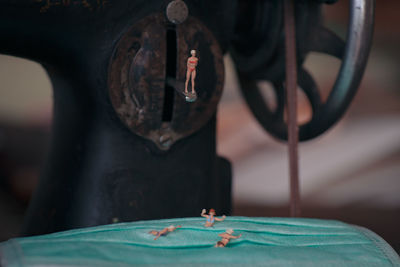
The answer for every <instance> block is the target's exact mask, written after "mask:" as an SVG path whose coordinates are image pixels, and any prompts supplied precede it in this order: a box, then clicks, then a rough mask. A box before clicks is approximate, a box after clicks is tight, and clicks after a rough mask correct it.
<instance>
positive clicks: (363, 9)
mask: <svg viewBox="0 0 400 267" xmlns="http://www.w3.org/2000/svg"><path fill="white" fill-rule="evenodd" d="M374 6H375V2H374V1H373V0H352V1H350V22H349V26H348V33H347V42H346V43H344V41H342V40H341V39H340V38H339V37H338V36H337V35H335V34H334V33H333V32H331V31H330V30H328V29H326V28H323V27H322V26H317V27H315V29H314V32H307V31H305V33H306V34H305V35H309V36H311V37H305V38H306V39H307V38H308V42H305V43H306V44H304V43H303V40H301V41H299V40H300V38H301V37H302V36H299V35H298V33H299V30H298V29H297V31H296V32H297V46H298V54H299V55H300V56H299V58H300V60H299V61H298V69H299V70H298V85H299V87H300V88H301V89H302V90H303V91H304V93H305V95H306V96H307V98H308V99H309V101H310V104H311V108H312V118H311V119H310V120H309V121H308V122H306V123H305V124H303V125H300V126H299V139H300V140H303V141H304V140H308V139H311V138H314V137H316V136H318V135H320V134H321V133H323V132H324V131H326V130H327V129H328V128H330V127H331V126H332V125H333V124H334V123H336V122H337V121H338V120H339V119H340V118H341V116H342V115H343V114H344V112H345V111H346V109H347V108H348V106H349V104H350V102H351V100H352V99H353V97H354V95H355V93H356V91H357V88H358V86H359V83H360V81H361V78H362V75H363V72H364V70H365V66H366V63H367V58H368V54H369V50H370V46H371V39H372V32H373V17H374ZM298 9H299V6H297V10H296V11H298ZM300 12H301V11H300ZM299 17H301V16H299ZM301 23H302V22H301V21H297V22H296V25H299V27H302V24H301ZM312 51H314V52H321V53H325V54H328V55H331V56H334V57H336V58H339V59H340V60H342V63H341V67H340V71H339V74H338V78H337V80H336V82H335V84H334V87H333V89H332V91H331V93H330V95H329V97H328V98H327V100H326V102H324V103H323V102H322V100H321V97H320V95H319V92H318V89H317V85H316V84H315V82H314V80H313V78H312V77H311V75H309V74H308V72H307V71H306V70H305V69H303V68H302V67H301V63H302V62H303V59H304V57H305V55H306V54H307V53H308V52H312ZM235 52H237V51H236V50H235V51H234V53H233V57H234V59H235V60H236V63H238V60H239V64H240V60H243V58H240V55H238V54H239V53H235ZM302 57H303V58H302ZM258 58H259V57H258ZM253 59H254V58H253ZM252 64H253V66H256V65H257V64H258V65H259V66H260V62H255V61H254V60H253V62H252ZM240 65H241V64H240ZM250 65H251V64H250ZM269 65H271V64H269ZM247 66H249V65H247ZM270 69H271V67H269V70H267V69H266V68H265V71H264V73H262V72H261V71H258V70H262V68H260V67H258V70H257V72H258V73H259V74H256V75H253V76H252V75H249V73H250V71H249V69H248V70H245V71H241V70H240V67H239V69H238V76H239V80H240V83H241V91H242V93H243V96H244V98H245V100H246V102H247V103H248V105H249V107H250V109H251V111H252V112H253V114H254V116H255V117H256V118H257V120H258V121H259V122H260V124H261V125H262V126H263V127H264V129H265V130H266V131H268V132H269V133H270V134H272V135H273V136H275V137H277V138H279V139H284V140H285V139H287V125H286V122H285V120H284V105H285V96H284V87H283V86H284V75H275V77H274V75H271V71H270ZM275 72H276V71H275ZM282 72H283V68H282ZM253 73H254V72H253ZM260 73H261V74H260ZM283 73H284V72H283ZM257 80H258V81H260V80H269V81H270V82H271V83H272V85H273V89H274V91H275V93H276V100H277V101H276V102H277V108H276V109H275V110H272V109H271V108H270V107H269V106H268V105H267V103H266V102H265V101H264V99H263V97H262V95H261V91H260V88H259V87H258V85H257Z"/></svg>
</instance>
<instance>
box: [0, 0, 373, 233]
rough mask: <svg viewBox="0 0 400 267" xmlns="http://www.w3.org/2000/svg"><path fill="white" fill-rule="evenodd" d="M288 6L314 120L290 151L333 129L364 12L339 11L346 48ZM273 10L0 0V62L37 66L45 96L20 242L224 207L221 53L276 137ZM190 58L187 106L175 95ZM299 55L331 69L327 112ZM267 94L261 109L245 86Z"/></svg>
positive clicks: (279, 47)
mask: <svg viewBox="0 0 400 267" xmlns="http://www.w3.org/2000/svg"><path fill="white" fill-rule="evenodd" d="M335 2H336V1H332V0H326V1H323V0H309V1H296V6H295V13H296V40H297V41H296V44H297V66H298V74H299V76H298V83H299V86H300V87H301V89H302V90H303V91H304V93H305V94H306V96H307V97H308V99H309V101H310V103H311V106H312V109H313V116H312V118H311V120H310V121H309V122H307V123H306V124H304V125H302V126H300V129H299V138H300V140H308V139H311V138H313V137H316V136H318V135H320V134H322V133H323V132H324V131H325V130H327V129H328V128H330V127H331V126H332V125H333V124H334V123H335V122H337V121H338V120H339V119H340V118H341V116H342V115H343V113H344V112H345V111H346V109H347V107H348V105H349V103H350V102H351V100H352V98H353V96H354V94H355V92H356V90H357V87H358V85H359V82H360V79H361V77H362V74H363V71H364V68H365V65H366V61H367V57H368V53H369V49H370V45H371V36H372V29H373V10H374V1H372V0H351V1H349V2H350V10H351V19H350V24H349V28H348V36H347V40H346V42H344V41H343V40H341V39H340V38H339V37H337V36H336V35H335V34H334V33H333V32H331V31H330V30H328V29H326V28H324V27H323V25H322V20H321V6H322V5H323V4H325V3H330V4H334V3H335ZM282 3H283V1H280V0H254V1H247V0H217V1H215V0H214V1H211V0H185V1H181V0H174V1H171V0H107V1H106V0H19V1H12V0H2V1H0V36H1V42H0V53H4V54H9V55H14V56H19V57H24V58H29V59H32V60H35V61H37V62H39V63H41V64H42V65H43V67H44V68H45V69H46V70H47V72H48V74H49V76H50V78H51V81H52V84H53V87H54V122H53V141H52V149H51V152H50V155H49V158H48V162H47V165H46V166H47V167H46V169H45V170H44V172H43V174H42V176H41V178H40V184H39V186H38V189H37V192H36V193H35V195H34V198H33V200H32V201H31V204H30V207H29V211H28V214H27V216H26V220H25V225H24V230H23V234H24V235H33V234H43V233H49V232H55V231H61V230H65V229H71V228H79V227H85V226H94V225H100V224H108V223H112V222H113V221H120V222H122V221H133V220H139V219H160V218H170V217H185V216H197V215H198V211H200V210H201V209H202V208H204V207H211V206H212V207H214V208H215V209H217V210H218V211H219V212H220V213H221V214H222V213H225V214H229V211H230V208H231V202H230V199H231V195H230V190H231V166H230V163H229V162H228V161H227V160H226V159H223V158H221V157H219V156H218V155H216V146H215V124H216V119H215V114H216V109H217V105H218V101H219V99H220V96H221V93H222V88H223V83H224V65H223V60H222V59H223V55H225V54H226V53H228V52H229V53H231V55H232V57H233V59H234V61H235V65H236V68H237V71H238V75H239V80H240V83H241V90H242V93H243V96H244V98H245V100H246V102H247V103H248V105H249V107H250V109H251V110H252V112H253V114H254V116H255V117H256V118H257V120H258V121H259V122H260V124H261V125H262V126H263V127H264V128H265V130H266V131H268V132H269V133H270V134H272V135H273V136H275V137H277V138H280V139H286V138H287V125H286V122H285V120H284V115H283V113H284V105H285V100H284V90H283V84H284V80H285V52H284V38H285V35H284V33H283V11H282V9H283V4H282ZM191 49H196V51H198V57H199V59H200V60H199V67H198V68H199V71H198V73H197V77H196V84H197V86H198V88H200V89H199V91H198V99H197V100H196V101H195V102H193V103H188V102H186V101H185V99H184V98H183V97H182V96H181V95H180V92H181V91H182V85H183V82H184V80H185V74H186V60H187V57H188V56H189V55H190V54H189V52H190V50H191ZM311 51H317V52H321V53H326V54H329V55H332V56H334V57H337V58H339V59H340V60H342V65H341V69H340V73H339V75H338V78H337V80H336V83H335V85H334V88H333V89H332V92H331V94H330V96H329V97H328V99H327V101H326V102H323V101H322V100H321V97H320V95H319V93H318V88H317V86H316V84H315V83H314V81H313V79H312V77H311V76H310V75H309V74H308V73H307V71H306V70H304V69H303V68H302V64H303V62H304V60H305V57H306V56H307V54H308V53H309V52H311ZM259 80H267V81H270V82H271V83H272V84H273V85H274V89H275V93H276V96H277V102H278V106H277V108H276V109H275V110H272V109H271V108H269V107H268V105H267V104H266V103H265V102H264V100H263V98H262V97H261V95H260V90H259V88H258V87H257V82H256V81H259Z"/></svg>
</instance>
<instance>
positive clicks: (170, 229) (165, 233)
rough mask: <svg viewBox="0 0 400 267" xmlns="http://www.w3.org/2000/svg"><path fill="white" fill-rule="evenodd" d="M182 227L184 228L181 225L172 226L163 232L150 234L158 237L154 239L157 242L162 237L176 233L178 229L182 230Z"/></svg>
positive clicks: (152, 231)
mask: <svg viewBox="0 0 400 267" xmlns="http://www.w3.org/2000/svg"><path fill="white" fill-rule="evenodd" d="M181 227H182V226H181V225H178V226H173V225H170V226H168V227H165V228H164V229H162V230H161V231H156V230H151V231H150V232H149V234H152V235H155V236H156V237H155V238H154V240H157V239H158V238H159V237H160V236H166V235H167V234H168V233H170V232H173V231H175V229H176V228H181Z"/></svg>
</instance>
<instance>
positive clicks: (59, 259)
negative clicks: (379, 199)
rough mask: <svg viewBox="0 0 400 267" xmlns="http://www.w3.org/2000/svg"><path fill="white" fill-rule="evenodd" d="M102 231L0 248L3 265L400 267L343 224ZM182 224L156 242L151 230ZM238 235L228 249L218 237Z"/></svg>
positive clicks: (142, 225)
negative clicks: (230, 232) (229, 233)
mask: <svg viewBox="0 0 400 267" xmlns="http://www.w3.org/2000/svg"><path fill="white" fill-rule="evenodd" d="M204 223H205V219H204V218H181V219H167V220H153V221H139V222H131V223H119V224H111V225H103V226H97V227H91V228H83V229H76V230H70V231H65V232H58V233H53V234H48V235H42V236H34V237H26V238H15V239H11V240H9V241H7V242H3V243H0V258H1V266H98V267H100V266H130V265H135V264H137V265H157V266H160V265H169V266H217V265H218V266H363V267H365V266H400V258H399V256H398V255H397V254H396V252H395V251H394V250H393V249H392V248H391V247H390V246H389V245H388V244H387V243H386V242H385V241H384V240H383V239H382V238H380V237H379V236H377V235H376V234H375V233H373V232H371V231H369V230H367V229H365V228H362V227H358V226H353V225H349V224H346V223H343V222H339V221H332V220H318V219H304V218H248V217H227V218H226V219H225V221H223V222H216V223H215V225H214V226H213V227H208V228H206V227H204ZM170 225H175V226H176V225H182V227H181V228H177V229H176V230H175V231H173V232H171V233H168V234H167V235H165V236H161V237H160V238H158V239H157V240H154V236H153V235H151V234H149V231H151V230H157V231H159V230H162V229H163V228H165V227H168V226H170ZM227 229H233V230H234V233H233V235H239V234H242V236H241V237H240V238H238V239H232V240H231V241H230V242H229V243H228V245H227V246H226V247H224V248H218V247H214V246H215V244H216V243H217V242H218V241H220V240H221V237H220V236H218V234H221V233H224V232H225V231H226V230H227Z"/></svg>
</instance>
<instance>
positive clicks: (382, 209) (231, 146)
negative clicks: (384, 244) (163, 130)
mask: <svg viewBox="0 0 400 267" xmlns="http://www.w3.org/2000/svg"><path fill="white" fill-rule="evenodd" d="M347 5H348V1H338V3H336V4H335V5H330V6H325V7H324V17H325V25H326V26H328V27H329V28H330V29H332V30H333V31H335V32H336V33H337V34H339V35H340V36H342V37H343V38H345V36H346V26H347V22H348V8H347ZM398 10H400V2H399V1H396V0H385V1H377V6H376V22H375V34H374V43H373V46H372V50H371V54H370V59H369V63H368V66H367V69H366V72H365V75H364V79H363V81H362V84H361V87H360V89H359V91H358V93H357V95H356V97H355V100H354V101H353V103H352V105H351V106H350V109H349V111H348V112H347V113H346V115H345V116H344V118H343V119H342V120H341V121H340V122H339V123H338V124H336V125H335V126H334V127H333V128H332V129H330V130H329V131H328V132H326V133H325V134H323V135H322V136H320V137H318V138H316V139H313V140H311V141H308V142H305V143H302V144H300V147H299V157H300V164H299V166H300V180H301V184H300V186H301V196H302V216H303V217H313V218H325V219H337V220H342V221H345V222H348V223H352V224H357V225H361V226H364V227H367V228H369V229H371V230H373V231H375V232H376V233H378V234H379V235H380V236H382V237H383V238H384V239H386V240H387V241H388V242H389V243H390V244H391V245H392V246H393V247H394V248H395V249H396V250H397V251H398V252H399V250H400V193H399V191H400V87H399V86H400V75H399V74H400V73H399V69H400V53H399V51H398V50H399V47H400V28H399V27H397V26H398V25H399V22H400V21H399V19H398V14H397V13H398V12H397V11H398ZM225 63H226V85H225V89H224V95H223V98H222V100H221V103H220V105H219V110H218V125H217V127H218V132H217V135H218V136H217V139H218V140H217V144H218V153H219V154H220V155H222V156H224V157H226V158H228V159H229V160H230V161H231V163H232V164H233V213H234V215H245V216H288V215H289V205H288V201H289V190H288V189H289V184H288V158H287V146H286V144H285V143H282V142H280V141H278V140H275V139H273V138H272V137H271V136H269V135H268V134H267V133H266V132H265V131H264V130H263V129H262V128H261V126H259V125H258V123H257V121H256V120H255V118H254V117H253V116H252V114H251V113H250V111H249V109H248V107H247V106H246V104H245V102H244V100H243V99H242V97H241V95H240V92H239V89H238V83H237V80H236V75H235V70H234V66H233V65H232V61H231V59H230V57H229V55H227V56H226V57H225ZM305 66H306V69H308V70H309V71H310V72H311V73H312V75H313V77H314V79H315V80H316V81H317V84H318V86H319V88H320V90H321V95H322V96H325V97H326V96H327V95H328V94H329V92H330V89H331V88H332V86H333V83H334V81H335V78H336V75H337V72H338V70H339V67H340V61H339V60H337V59H334V58H332V57H329V56H326V55H322V54H318V53H312V54H310V55H309V56H308V58H307V60H306V62H305ZM263 86H264V87H265V96H266V97H268V92H269V88H268V84H267V83H266V84H264V85H263ZM298 112H299V120H300V121H302V120H305V119H307V117H309V116H310V112H311V111H310V108H309V106H308V103H307V101H306V99H305V98H304V96H303V95H302V94H301V92H299V109H298ZM51 123H52V88H51V83H50V81H49V78H48V77H47V74H46V72H45V71H44V69H43V68H42V67H41V66H40V65H39V64H37V63H35V62H32V61H28V60H25V59H20V58H15V57H10V56H6V55H0V241H3V240H7V239H9V238H11V237H14V236H17V235H18V232H19V228H20V226H21V224H22V220H23V216H24V212H25V210H26V208H27V205H28V204H29V200H30V198H31V195H32V193H33V191H34V190H35V186H36V184H37V182H38V177H39V175H40V171H41V169H42V168H43V165H44V164H45V160H46V153H47V150H48V147H49V144H50V141H51Z"/></svg>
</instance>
